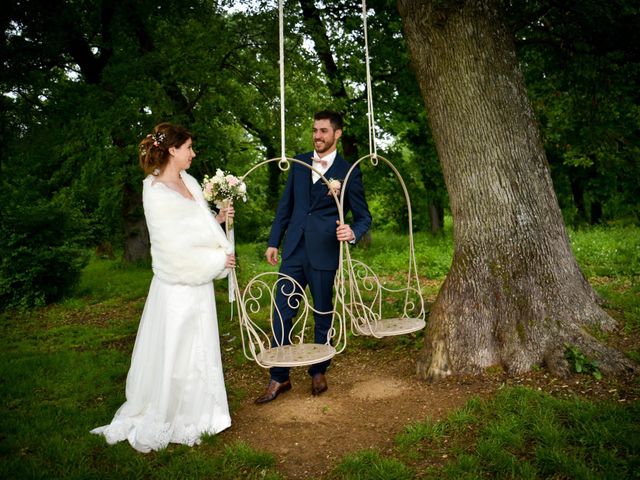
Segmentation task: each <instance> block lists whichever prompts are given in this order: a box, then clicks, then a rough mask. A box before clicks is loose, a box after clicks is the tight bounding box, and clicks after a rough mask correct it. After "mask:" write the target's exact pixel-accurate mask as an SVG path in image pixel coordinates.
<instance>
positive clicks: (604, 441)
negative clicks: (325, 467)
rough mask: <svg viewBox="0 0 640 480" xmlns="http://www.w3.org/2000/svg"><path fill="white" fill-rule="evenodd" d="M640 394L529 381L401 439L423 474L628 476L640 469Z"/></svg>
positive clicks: (409, 429)
mask: <svg viewBox="0 0 640 480" xmlns="http://www.w3.org/2000/svg"><path fill="white" fill-rule="evenodd" d="M639 419H640V402H635V403H634V404H632V405H627V406H622V405H617V404H614V403H609V402H597V403H595V402H591V401H586V400H580V399H577V398H576V399H558V398H554V397H552V396H550V395H548V394H546V393H542V392H537V391H534V390H531V389H526V388H508V389H504V390H502V391H500V392H498V394H497V395H496V396H495V397H494V398H493V399H491V400H487V401H479V400H478V399H473V400H471V401H470V402H469V403H468V404H467V405H466V406H465V407H463V408H462V409H461V410H459V411H457V412H455V413H453V414H452V415H450V416H449V417H447V418H446V419H444V420H441V421H431V420H427V421H424V422H420V423H417V424H414V425H410V426H408V427H407V428H406V430H405V432H403V433H402V434H401V435H399V436H398V437H397V439H396V444H397V448H398V452H399V455H400V456H401V457H402V458H404V459H405V462H406V464H408V465H409V466H413V468H419V469H420V470H421V471H422V473H423V478H430V479H459V478H513V479H538V478H584V479H608V478H610V479H622V478H638V475H640V470H638V469H640V424H639V423H638V420H639Z"/></svg>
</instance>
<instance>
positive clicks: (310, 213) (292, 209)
mask: <svg viewBox="0 0 640 480" xmlns="http://www.w3.org/2000/svg"><path fill="white" fill-rule="evenodd" d="M312 157H313V152H308V153H303V154H301V155H298V156H296V157H295V158H296V159H297V160H302V161H303V162H305V163H307V164H309V165H311V162H312ZM350 168H351V164H350V163H348V162H347V161H346V160H345V159H344V158H342V157H341V156H340V155H339V154H338V155H336V158H335V160H334V161H333V164H332V165H331V167H330V168H329V170H327V172H326V173H325V174H324V176H325V177H326V178H327V179H331V178H333V179H337V180H340V181H341V182H344V179H345V177H346V175H347V172H348V171H349V169H350ZM311 173H312V170H311V169H310V168H307V167H305V166H303V165H300V164H297V163H293V164H292V166H291V169H290V171H289V176H288V177H287V183H286V185H285V187H284V191H283V193H282V197H281V198H280V203H279V204H278V210H277V211H276V217H275V219H274V221H273V224H272V226H271V233H270V235H269V246H270V247H276V248H278V247H279V246H280V242H281V241H282V238H283V236H284V243H283V246H282V260H283V261H286V260H287V258H289V256H290V255H291V254H292V253H293V252H294V250H295V249H296V247H297V246H298V244H299V243H300V240H301V239H302V238H303V237H304V248H305V251H306V252H307V255H308V256H309V261H310V264H311V266H312V267H313V268H315V269H318V270H336V269H337V268H338V261H339V256H340V242H338V240H337V238H336V228H337V226H338V225H337V224H336V220H339V216H338V208H337V206H336V202H335V200H334V198H333V195H329V194H328V193H329V190H328V188H327V185H326V184H325V183H324V182H323V181H322V179H320V180H318V181H317V182H316V183H311ZM349 211H351V212H352V214H353V221H352V222H351V223H350V225H351V229H352V230H353V233H354V234H355V236H356V240H358V239H359V238H360V237H361V236H362V235H364V234H365V233H366V231H367V230H369V227H370V226H371V213H369V207H368V205H367V201H366V199H365V195H364V187H363V185H362V174H361V173H360V169H359V168H356V169H354V171H353V172H352V173H351V176H350V178H349V183H348V185H347V190H346V192H345V200H344V215H345V216H346V215H347V212H349ZM285 233H286V235H285ZM310 253H312V254H311V255H310Z"/></svg>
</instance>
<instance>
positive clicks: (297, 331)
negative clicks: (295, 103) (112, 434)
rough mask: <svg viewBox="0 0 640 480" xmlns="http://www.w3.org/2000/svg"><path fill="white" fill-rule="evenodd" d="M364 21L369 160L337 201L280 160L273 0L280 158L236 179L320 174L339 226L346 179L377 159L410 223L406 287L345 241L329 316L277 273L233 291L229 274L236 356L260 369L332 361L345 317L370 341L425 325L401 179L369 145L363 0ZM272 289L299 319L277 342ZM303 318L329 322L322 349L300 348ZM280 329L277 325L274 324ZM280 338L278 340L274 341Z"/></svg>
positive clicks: (340, 346) (306, 331)
mask: <svg viewBox="0 0 640 480" xmlns="http://www.w3.org/2000/svg"><path fill="white" fill-rule="evenodd" d="M362 5H363V7H362V8H363V19H364V29H365V51H366V68H367V92H368V99H367V103H368V108H369V112H368V120H369V143H370V153H369V155H366V156H365V157H362V158H361V159H359V160H358V161H357V162H355V163H354V165H353V166H352V167H351V169H350V170H349V172H348V174H347V176H346V178H345V179H344V182H343V188H341V192H340V197H339V198H338V196H337V194H336V193H335V191H333V190H332V189H331V188H330V187H329V180H328V179H327V178H326V177H325V176H324V175H322V174H320V172H318V171H317V170H316V169H315V168H313V167H312V166H311V165H309V164H307V163H305V162H303V161H301V160H297V159H294V158H289V157H287V156H286V154H285V101H284V100H285V98H284V97H285V88H284V86H285V84H284V78H285V77H284V14H283V0H279V1H278V10H279V15H278V17H279V49H280V52H279V53H280V62H279V64H280V138H281V156H280V157H277V158H272V159H269V160H265V161H263V162H260V163H258V164H257V165H255V166H254V167H253V168H251V169H250V170H249V171H248V172H247V173H245V174H244V175H243V176H242V177H241V181H245V179H246V178H247V177H248V176H249V175H250V174H251V173H252V172H254V171H255V170H257V169H258V168H261V167H262V166H264V165H266V164H269V163H273V162H278V166H279V168H280V169H281V170H282V171H283V172H284V171H287V170H288V169H289V168H290V167H291V165H292V164H294V163H297V164H300V165H303V166H304V167H306V168H309V169H310V170H312V171H314V172H315V173H317V174H319V175H320V181H322V182H324V183H325V184H326V185H327V188H328V189H329V192H330V193H331V195H332V196H333V198H334V201H335V202H336V206H337V208H338V214H339V221H340V223H341V224H343V223H344V209H343V205H344V195H345V191H346V188H347V183H348V180H349V178H350V176H351V173H352V172H353V169H354V168H356V166H357V165H359V164H360V163H362V162H363V161H364V160H366V159H370V160H371V163H372V164H373V165H374V166H376V165H377V164H378V161H379V160H382V161H383V162H384V163H386V164H387V165H389V167H390V168H391V169H392V170H393V171H394V173H395V174H396V176H397V177H398V180H399V182H400V184H401V186H402V189H403V191H404V194H405V199H406V202H407V208H408V218H409V269H408V275H407V284H406V287H403V288H400V289H389V288H387V287H385V286H384V285H383V284H382V283H381V282H380V280H379V278H378V277H377V275H376V274H375V273H374V272H373V270H372V269H371V268H369V267H368V266H366V265H365V264H364V263H363V262H361V261H358V260H354V259H352V257H351V253H350V250H349V247H348V245H347V243H346V242H341V244H340V253H339V262H338V269H337V271H336V276H335V280H334V295H335V296H334V302H333V305H334V308H333V310H331V311H328V312H321V311H318V310H316V309H314V308H313V307H312V306H311V305H310V302H309V299H308V297H307V295H306V292H305V290H304V289H302V287H301V285H300V284H299V283H298V282H296V280H295V279H293V278H292V277H290V276H288V275H285V274H282V273H280V272H264V273H260V274H258V275H256V276H255V277H253V278H252V279H251V280H250V281H249V282H248V283H247V285H246V286H245V287H244V288H243V289H240V288H239V284H238V280H237V275H236V272H235V270H234V271H232V273H231V275H232V281H233V283H234V284H235V285H236V286H237V287H238V288H235V290H234V296H235V300H236V303H237V310H238V318H239V322H240V331H241V338H242V347H243V352H244V355H245V357H246V358H248V359H249V360H253V361H255V362H256V363H257V364H258V365H260V366H261V367H264V368H270V367H297V366H306V365H312V364H315V363H320V362H323V361H326V360H329V359H331V358H332V357H334V356H335V355H336V354H339V353H341V352H342V351H344V349H345V348H346V345H347V334H346V318H347V316H348V317H349V318H350V326H351V329H352V331H353V333H354V334H355V335H372V336H375V337H383V336H390V335H400V334H404V333H410V332H414V331H417V330H420V329H421V328H424V326H425V321H424V317H425V310H424V300H423V298H422V294H421V291H420V285H419V281H418V275H417V269H416V260H415V254H414V245H413V232H412V217H411V203H410V200H409V194H408V191H407V189H406V186H405V184H404V181H403V180H402V176H401V175H400V173H399V172H398V171H397V170H396V168H395V167H394V166H393V164H392V163H391V162H389V161H388V160H387V159H385V158H383V157H381V156H379V155H377V153H376V146H375V125H374V123H373V106H372V96H371V80H370V71H369V53H368V44H367V25H366V13H367V10H366V2H365V1H363V3H362ZM278 289H280V290H281V291H282V292H283V295H284V297H286V299H287V303H288V305H289V306H290V307H292V308H297V310H298V312H297V315H296V317H295V320H293V321H292V325H291V328H290V331H289V333H288V335H283V334H282V333H281V334H280V335H276V334H275V333H274V332H275V331H279V332H283V331H285V330H286V328H285V326H284V324H283V320H282V316H281V315H280V311H279V307H278V306H277V302H276V296H277V292H278ZM385 292H386V293H388V294H397V293H400V294H403V295H404V307H403V311H402V313H401V314H400V316H398V317H394V318H391V319H388V318H383V315H382V303H383V298H382V295H383V293H385ZM310 315H331V316H332V322H331V327H330V328H329V331H328V334H327V339H326V342H324V343H315V342H313V341H312V342H309V341H305V337H307V338H308V337H309V335H312V334H313V332H310V330H311V326H310V325H311V324H310V321H309V316H310ZM278 322H279V323H278ZM278 337H279V338H278Z"/></svg>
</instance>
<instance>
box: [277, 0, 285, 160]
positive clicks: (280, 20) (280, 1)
mask: <svg viewBox="0 0 640 480" xmlns="http://www.w3.org/2000/svg"><path fill="white" fill-rule="evenodd" d="M278 25H279V31H278V42H279V47H280V158H281V159H282V160H281V162H284V161H285V160H286V153H285V138H284V135H285V118H284V1H283V0H278Z"/></svg>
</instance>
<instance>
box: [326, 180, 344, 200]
mask: <svg viewBox="0 0 640 480" xmlns="http://www.w3.org/2000/svg"><path fill="white" fill-rule="evenodd" d="M328 187H329V191H328V192H327V195H331V193H332V192H335V194H336V196H339V195H340V189H342V181H341V180H338V179H337V178H330V179H329V186H328Z"/></svg>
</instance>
